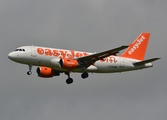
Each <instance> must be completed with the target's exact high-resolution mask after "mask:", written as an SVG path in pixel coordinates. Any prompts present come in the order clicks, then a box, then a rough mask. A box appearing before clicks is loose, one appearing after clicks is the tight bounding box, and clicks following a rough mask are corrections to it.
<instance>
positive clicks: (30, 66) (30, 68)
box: [27, 65, 32, 75]
mask: <svg viewBox="0 0 167 120" xmlns="http://www.w3.org/2000/svg"><path fill="white" fill-rule="evenodd" d="M28 66H29V71H28V72H27V75H31V74H32V71H31V70H32V65H28Z"/></svg>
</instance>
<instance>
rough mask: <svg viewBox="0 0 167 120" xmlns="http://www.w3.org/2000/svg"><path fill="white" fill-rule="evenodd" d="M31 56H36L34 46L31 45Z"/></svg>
mask: <svg viewBox="0 0 167 120" xmlns="http://www.w3.org/2000/svg"><path fill="white" fill-rule="evenodd" d="M31 56H32V57H36V50H35V47H34V46H31Z"/></svg>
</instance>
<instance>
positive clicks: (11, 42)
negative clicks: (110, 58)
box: [0, 0, 167, 120]
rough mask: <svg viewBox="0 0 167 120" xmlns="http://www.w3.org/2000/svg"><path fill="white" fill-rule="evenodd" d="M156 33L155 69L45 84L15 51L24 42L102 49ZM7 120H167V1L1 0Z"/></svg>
mask: <svg viewBox="0 0 167 120" xmlns="http://www.w3.org/2000/svg"><path fill="white" fill-rule="evenodd" d="M142 31H147V32H150V33H151V38H150V41H149V45H148V49H147V53H146V56H145V58H146V59H149V58H153V57H160V58H162V59H161V60H159V61H156V62H154V67H153V68H149V69H144V70H139V71H132V72H126V73H115V74H90V76H89V78H87V79H86V80H82V78H81V77H80V74H77V73H76V74H74V73H72V74H71V77H72V78H73V79H74V83H73V84H71V85H67V84H66V83H65V80H66V78H67V76H66V75H64V74H62V75H61V76H58V77H54V78H50V79H43V78H39V77H38V76H37V74H36V68H37V67H35V66H34V67H33V74H32V75H31V76H27V74H26V72H27V71H28V66H26V65H21V64H18V63H14V62H12V61H10V60H9V59H8V57H7V55H8V53H9V52H11V51H13V50H15V49H16V48H17V47H20V46H23V45H32V44H33V45H39V46H47V47H55V48H64V49H70V50H71V49H74V50H79V51H88V52H99V51H103V50H108V49H111V48H115V47H119V46H121V45H127V44H130V43H131V42H133V40H134V39H135V38H136V37H137V36H138V35H139V34H140V33H141V32H142ZM0 42H1V43H0V56H1V60H0V68H1V70H0V120H66V119H68V120H166V119H167V80H166V78H167V63H166V61H167V58H166V52H167V47H166V45H167V1H166V0H158V1H157V0H82V1H81V0H47V1H46V0H0Z"/></svg>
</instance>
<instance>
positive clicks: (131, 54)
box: [121, 32, 150, 60]
mask: <svg viewBox="0 0 167 120" xmlns="http://www.w3.org/2000/svg"><path fill="white" fill-rule="evenodd" d="M149 38H150V33H148V32H142V33H141V34H140V35H139V36H138V37H137V38H136V39H135V41H134V42H133V43H132V44H130V45H129V47H128V49H127V50H126V51H125V52H124V53H123V54H122V55H121V57H126V58H132V59H137V60H144V56H145V53H146V49H147V45H148V41H149Z"/></svg>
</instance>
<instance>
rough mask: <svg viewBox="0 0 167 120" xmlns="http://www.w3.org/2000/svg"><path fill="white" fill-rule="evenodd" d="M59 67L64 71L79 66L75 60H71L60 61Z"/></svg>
mask: <svg viewBox="0 0 167 120" xmlns="http://www.w3.org/2000/svg"><path fill="white" fill-rule="evenodd" d="M59 63H60V66H61V67H62V68H64V69H68V70H69V69H75V68H77V67H78V66H79V63H78V61H77V60H73V59H67V58H64V59H60V62H59Z"/></svg>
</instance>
